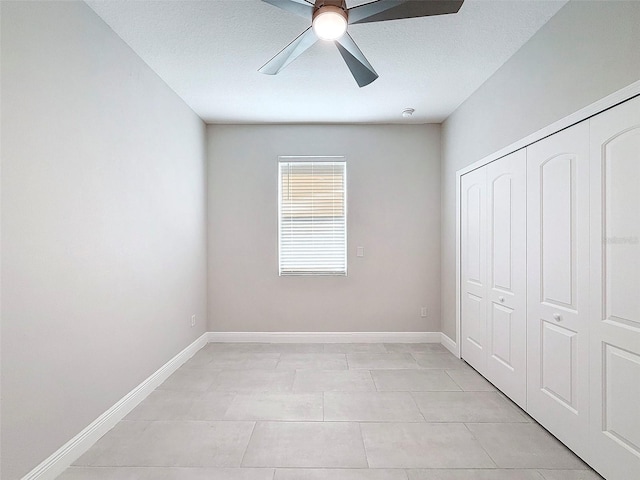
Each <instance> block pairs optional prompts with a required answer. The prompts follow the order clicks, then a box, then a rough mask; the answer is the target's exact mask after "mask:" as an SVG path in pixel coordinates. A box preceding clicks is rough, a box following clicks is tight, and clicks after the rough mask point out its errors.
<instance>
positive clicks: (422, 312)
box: [420, 307, 427, 318]
mask: <svg viewBox="0 0 640 480" xmlns="http://www.w3.org/2000/svg"><path fill="white" fill-rule="evenodd" d="M420 316H421V317H422V318H426V316H427V307H422V308H421V309H420Z"/></svg>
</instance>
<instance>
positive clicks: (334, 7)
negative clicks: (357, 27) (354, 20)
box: [313, 0, 349, 23]
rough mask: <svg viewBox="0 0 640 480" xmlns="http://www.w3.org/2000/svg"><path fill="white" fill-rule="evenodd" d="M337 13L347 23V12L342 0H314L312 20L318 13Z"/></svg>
mask: <svg viewBox="0 0 640 480" xmlns="http://www.w3.org/2000/svg"><path fill="white" fill-rule="evenodd" d="M329 12H331V13H337V14H338V15H340V16H342V17H343V18H344V19H345V21H346V22H347V23H349V13H348V11H347V7H346V5H345V2H344V1H341V0H334V1H331V0H318V1H317V2H316V6H315V9H314V10H313V20H315V19H316V17H317V16H318V15H322V14H324V13H329Z"/></svg>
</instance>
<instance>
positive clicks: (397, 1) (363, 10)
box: [349, 0, 464, 24]
mask: <svg viewBox="0 0 640 480" xmlns="http://www.w3.org/2000/svg"><path fill="white" fill-rule="evenodd" d="M463 3H464V0H377V1H375V2H371V3H365V4H364V5H360V6H358V7H353V8H350V9H349V23H351V24H357V23H372V22H384V21H386V20H399V19H401V18H416V17H429V16H431V15H446V14H450V13H457V12H458V10H460V7H462V4H463Z"/></svg>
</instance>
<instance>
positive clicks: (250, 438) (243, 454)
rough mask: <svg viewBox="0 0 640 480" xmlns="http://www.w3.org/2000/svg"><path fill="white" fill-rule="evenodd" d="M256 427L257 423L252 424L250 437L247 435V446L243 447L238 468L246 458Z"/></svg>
mask: <svg viewBox="0 0 640 480" xmlns="http://www.w3.org/2000/svg"><path fill="white" fill-rule="evenodd" d="M257 426H258V422H253V428H252V429H251V435H249V441H248V442H247V446H246V447H244V452H242V458H241V459H240V465H238V468H242V464H243V463H244V457H246V456H247V451H248V450H249V445H251V440H252V439H253V434H254V433H255V431H256V427H257ZM274 475H275V472H274Z"/></svg>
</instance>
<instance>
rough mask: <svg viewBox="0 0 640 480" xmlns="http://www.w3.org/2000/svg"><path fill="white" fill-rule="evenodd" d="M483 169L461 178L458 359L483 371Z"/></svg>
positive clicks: (485, 271)
mask: <svg viewBox="0 0 640 480" xmlns="http://www.w3.org/2000/svg"><path fill="white" fill-rule="evenodd" d="M486 179H487V171H486V168H481V169H478V170H474V171H472V172H469V173H467V174H466V175H464V176H463V177H462V199H461V205H462V212H461V222H462V225H461V234H462V242H461V246H462V248H461V265H462V285H461V288H462V296H461V298H462V300H461V303H462V305H461V308H462V310H461V314H462V315H461V317H462V335H461V338H462V358H464V359H465V360H466V361H467V362H468V363H469V364H470V365H471V366H473V367H474V368H475V369H476V370H478V371H479V372H480V373H482V374H484V373H485V371H486V337H487V253H486V252H487V234H486V222H487V220H486V216H487V214H486V201H487V200H486Z"/></svg>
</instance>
